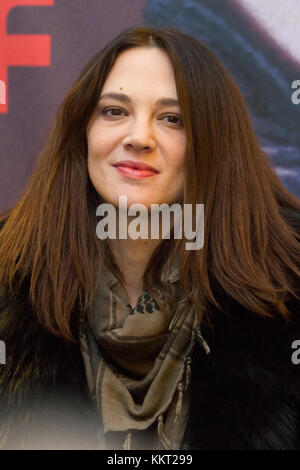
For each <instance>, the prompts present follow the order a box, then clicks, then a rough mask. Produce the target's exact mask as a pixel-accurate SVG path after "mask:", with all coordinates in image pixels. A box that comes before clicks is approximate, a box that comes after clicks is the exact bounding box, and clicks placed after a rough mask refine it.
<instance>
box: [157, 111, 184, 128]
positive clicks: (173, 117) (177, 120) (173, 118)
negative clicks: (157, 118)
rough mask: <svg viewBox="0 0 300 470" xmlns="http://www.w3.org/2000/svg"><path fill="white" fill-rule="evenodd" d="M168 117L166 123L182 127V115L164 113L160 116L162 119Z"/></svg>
mask: <svg viewBox="0 0 300 470" xmlns="http://www.w3.org/2000/svg"><path fill="white" fill-rule="evenodd" d="M165 118H167V119H170V121H169V122H168V124H170V125H171V126H172V127H183V121H182V117H181V116H180V115H179V114H165V115H164V116H162V119H165Z"/></svg>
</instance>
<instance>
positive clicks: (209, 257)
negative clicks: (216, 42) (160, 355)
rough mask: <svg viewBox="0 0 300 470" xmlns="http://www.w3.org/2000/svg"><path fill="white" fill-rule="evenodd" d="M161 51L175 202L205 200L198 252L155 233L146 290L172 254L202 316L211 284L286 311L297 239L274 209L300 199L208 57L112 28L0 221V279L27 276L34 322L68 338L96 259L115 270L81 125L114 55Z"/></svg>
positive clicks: (157, 37)
mask: <svg viewBox="0 0 300 470" xmlns="http://www.w3.org/2000/svg"><path fill="white" fill-rule="evenodd" d="M145 46H146V47H159V48H161V49H162V50H164V51H165V52H166V53H167V54H168V56H169V57H170V59H171V61H172V64H173V67H174V72H175V80H176V85H177V93H178V99H179V104H180V107H181V111H182V116H183V123H184V127H185V132H186V137H187V147H186V156H185V166H186V168H185V186H184V194H183V203H185V204H193V205H194V204H196V203H204V204H205V241H204V247H203V248H202V249H201V250H198V251H187V250H185V249H184V243H185V239H183V240H167V241H166V240H164V241H163V242H162V243H161V244H160V245H159V247H158V248H157V249H156V251H155V252H154V253H153V256H152V258H151V260H150V263H149V264H148V266H147V269H146V271H145V274H144V286H145V287H149V288H151V286H153V285H156V286H161V288H162V289H165V290H166V291H167V290H168V289H167V288H166V286H165V285H164V283H162V281H161V279H160V275H161V269H162V267H163V265H164V264H165V263H166V262H167V260H168V259H172V258H173V256H174V254H175V253H180V273H181V283H182V287H183V289H184V291H185V293H186V298H187V299H188V301H189V302H193V303H194V305H196V306H197V308H198V309H199V312H200V311H202V312H204V311H205V307H206V306H207V305H208V304H209V303H212V304H215V305H216V306H219V304H218V302H217V300H216V296H215V292H214V289H213V288H212V285H213V284H214V283H215V285H218V286H219V287H220V288H221V289H222V290H223V291H224V292H225V294H226V295H229V296H230V297H231V298H233V299H235V300H236V301H238V302H239V303H241V304H243V305H244V306H245V307H246V308H248V309H250V310H251V311H253V312H257V313H258V314H261V315H272V314H275V313H278V314H280V315H282V316H284V317H288V313H289V312H288V309H287V308H286V304H285V300H286V298H287V295H290V296H293V297H295V298H298V297H297V292H296V288H295V285H294V284H293V282H292V280H291V279H292V278H293V277H295V276H296V278H299V276H300V271H299V261H300V255H299V247H300V245H299V234H298V235H297V232H296V230H295V229H294V228H293V227H292V226H291V225H290V224H288V223H287V221H286V220H285V218H284V217H283V213H282V209H283V208H287V209H290V210H294V211H297V212H298V213H299V212H300V202H299V200H298V199H297V198H296V197H295V196H293V195H292V194H291V193H290V192H289V191H288V190H287V189H286V188H285V187H284V186H283V184H282V183H281V182H280V180H279V178H278V177H277V175H276V173H275V171H274V169H273V167H272V165H271V164H270V161H269V159H268V158H267V156H266V155H265V154H264V153H263V151H262V150H261V148H260V146H259V144H258V142H257V139H256V136H255V133H254V131H253V128H252V124H251V120H250V117H249V114H248V111H247V109H246V106H245V103H244V100H243V98H242V96H241V94H240V91H239V89H238V87H237V85H236V84H235V83H234V81H233V80H232V78H231V77H230V75H229V74H228V73H227V71H226V70H225V69H224V67H223V66H222V64H221V63H220V62H219V60H218V59H217V58H216V57H215V55H214V54H213V53H212V52H211V51H210V50H209V49H208V48H207V47H206V46H205V45H203V44H201V43H199V42H198V41H197V40H196V39H194V38H193V37H191V36H189V35H187V34H185V33H183V32H180V31H177V30H174V29H172V28H164V29H152V28H148V27H134V28H130V29H128V30H126V31H124V32H123V33H121V34H120V35H119V36H118V37H117V38H115V39H114V40H113V41H111V42H110V43H109V44H108V45H107V46H106V47H105V48H104V49H103V50H101V51H100V52H99V53H98V54H97V55H96V56H95V57H94V58H93V59H92V60H91V61H90V62H89V63H88V65H87V66H86V67H85V68H84V70H83V71H82V73H81V75H80V77H79V78H78V80H77V81H76V82H75V83H74V85H73V86H72V88H71V90H70V92H69V93H68V95H67V97H66V98H65V100H64V101H63V103H62V104H61V106H60V108H59V110H58V113H57V119H56V122H55V126H54V128H53V130H52V133H51V135H50V137H49V139H48V141H47V143H46V145H45V148H44V150H43V152H42V154H41V156H40V159H39V162H38V164H37V166H36V169H35V171H34V174H33V176H32V178H31V180H30V182H29V184H28V185H27V187H26V189H25V191H24V194H23V196H22V197H21V199H20V200H19V202H18V203H17V204H16V206H15V207H14V208H13V209H11V210H10V211H7V213H5V214H3V215H2V216H1V219H0V220H2V221H3V220H5V221H6V222H5V225H4V228H3V229H2V231H1V233H0V259H1V264H0V285H1V286H6V287H7V289H8V291H9V292H10V293H12V294H13V295H14V296H15V295H17V291H18V289H19V287H20V286H21V285H22V283H23V282H25V280H26V279H27V280H28V282H29V286H30V289H29V298H30V302H31V304H32V306H33V308H34V311H35V312H36V315H37V317H38V319H39V321H40V322H41V323H42V324H43V325H44V326H45V327H46V328H47V329H48V330H49V331H51V332H52V333H53V334H55V335H58V336H62V337H65V338H67V339H70V340H72V339H74V337H75V336H76V334H75V330H74V331H73V330H72V326H71V325H72V324H73V320H74V319H76V318H77V320H78V317H79V313H78V312H81V313H82V312H84V311H85V310H86V309H87V308H88V306H89V305H90V302H91V300H92V298H93V295H94V288H95V275H96V271H97V268H99V266H101V263H102V264H103V263H110V265H111V267H112V269H114V270H115V272H116V274H117V275H118V276H120V277H122V273H119V272H118V268H117V266H116V265H115V264H114V261H113V259H112V257H111V253H110V251H109V250H108V247H107V244H106V243H104V241H101V242H100V241H99V240H98V239H97V237H96V231H95V227H96V217H95V214H96V207H97V205H98V204H99V195H98V194H97V192H96V190H95V189H94V187H93V186H92V184H91V181H90V179H89V176H88V170H87V142H86V128H87V125H88V122H89V120H90V118H91V115H92V113H93V111H94V109H95V106H96V104H97V101H98V98H99V94H100V92H101V89H102V86H103V84H104V82H105V80H106V77H107V75H108V73H109V71H110V69H111V68H112V66H113V64H114V62H115V60H116V58H117V56H118V54H120V53H121V52H122V51H123V50H126V49H128V48H130V47H145Z"/></svg>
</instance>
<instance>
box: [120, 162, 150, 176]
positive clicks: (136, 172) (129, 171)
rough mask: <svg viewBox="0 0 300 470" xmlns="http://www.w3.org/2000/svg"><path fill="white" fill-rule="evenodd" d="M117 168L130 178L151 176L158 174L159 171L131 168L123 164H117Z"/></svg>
mask: <svg viewBox="0 0 300 470" xmlns="http://www.w3.org/2000/svg"><path fill="white" fill-rule="evenodd" d="M115 169H116V170H117V171H118V172H119V173H121V174H122V175H124V176H127V177H128V178H149V176H155V175H157V174H158V172H157V171H154V170H150V169H139V168H131V167H129V166H122V165H118V166H115Z"/></svg>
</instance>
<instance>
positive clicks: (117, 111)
mask: <svg viewBox="0 0 300 470" xmlns="http://www.w3.org/2000/svg"><path fill="white" fill-rule="evenodd" d="M124 112H125V111H124V110H123V109H121V108H113V107H108V108H104V109H102V111H101V114H103V115H104V116H108V117H112V118H114V117H119V116H122V113H124Z"/></svg>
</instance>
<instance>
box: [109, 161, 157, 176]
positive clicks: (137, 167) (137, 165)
mask: <svg viewBox="0 0 300 470" xmlns="http://www.w3.org/2000/svg"><path fill="white" fill-rule="evenodd" d="M113 166H114V167H117V168H118V167H119V166H122V167H126V168H133V169H135V170H149V171H152V172H154V173H158V171H157V170H156V169H155V168H154V167H153V166H150V165H147V164H146V163H143V162H134V161H133V160H122V161H121V162H118V163H115V164H114V165H113Z"/></svg>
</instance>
